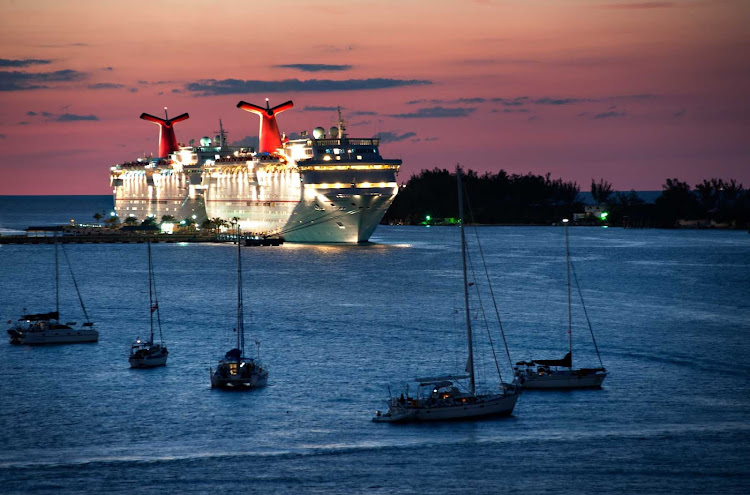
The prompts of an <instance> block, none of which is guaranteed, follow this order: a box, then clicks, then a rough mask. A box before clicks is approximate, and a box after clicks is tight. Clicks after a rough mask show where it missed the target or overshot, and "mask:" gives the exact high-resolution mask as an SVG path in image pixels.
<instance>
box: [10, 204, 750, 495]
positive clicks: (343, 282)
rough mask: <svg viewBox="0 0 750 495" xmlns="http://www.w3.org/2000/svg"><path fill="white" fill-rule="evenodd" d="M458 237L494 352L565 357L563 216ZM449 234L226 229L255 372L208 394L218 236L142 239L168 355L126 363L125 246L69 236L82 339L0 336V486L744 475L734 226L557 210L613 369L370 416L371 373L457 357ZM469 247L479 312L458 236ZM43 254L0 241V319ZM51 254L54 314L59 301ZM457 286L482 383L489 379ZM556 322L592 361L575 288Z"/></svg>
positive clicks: (465, 486) (582, 486) (744, 489)
mask: <svg viewBox="0 0 750 495" xmlns="http://www.w3.org/2000/svg"><path fill="white" fill-rule="evenodd" d="M90 200H91V201H95V199H93V197H92V198H90ZM42 201H43V202H46V205H47V206H46V207H47V208H48V210H49V211H48V212H47V213H46V214H45V213H44V212H41V213H39V212H36V213H29V214H33V215H40V216H35V217H34V221H33V222H32V221H27V220H25V216H24V215H25V213H24V209H16V210H14V211H15V213H14V215H13V218H14V220H13V222H15V223H13V224H10V223H8V222H6V220H5V219H6V218H7V215H6V213H7V210H4V211H0V219H2V221H0V227H5V228H18V226H19V224H18V222H21V223H20V225H23V224H24V222H25V224H26V225H28V224H30V223H50V222H54V221H55V219H56V218H58V215H62V217H63V218H65V217H67V216H70V215H69V214H67V212H64V211H61V207H60V206H59V205H57V206H55V203H56V200H55V199H50V198H47V199H44V200H42ZM2 205H3V208H7V205H8V203H7V202H5V203H2ZM92 206H93V203H92ZM37 207H39V208H41V206H40V205H37ZM79 207H80V210H79V211H81V212H82V214H83V213H85V212H86V211H87V210H90V211H92V212H93V211H97V209H99V207H98V206H96V207H89V206H87V205H86V204H82V205H79ZM92 214H93V213H92ZM45 215H46V216H45ZM478 232H479V236H480V239H481V241H482V249H483V254H484V257H485V260H486V263H487V267H488V273H489V276H490V279H491V280H492V284H493V289H494V293H495V296H496V299H497V304H498V308H499V312H500V316H501V319H502V323H503V327H504V329H505V332H506V336H507V340H508V345H509V348H510V353H511V357H512V359H513V361H515V360H521V359H530V358H534V357H537V358H539V357H542V358H543V357H548V358H554V357H562V355H563V354H564V353H565V352H566V350H567V336H566V325H567V299H566V288H565V263H564V247H563V246H564V245H563V231H562V229H561V228H555V227H486V228H480V229H478ZM457 234H458V231H457V230H456V229H455V228H450V227H431V228H425V227H386V226H380V227H378V229H377V231H376V232H375V235H374V236H373V238H372V239H371V240H372V243H371V244H369V245H364V246H322V245H318V246H316V245H292V244H286V245H283V246H281V247H265V248H260V247H258V248H243V251H242V253H243V261H244V264H243V278H244V282H245V285H244V290H245V308H246V313H247V320H246V327H247V330H248V335H247V341H248V343H249V346H248V348H249V349H248V350H249V351H250V352H255V345H254V343H253V342H254V341H255V340H256V339H257V340H259V341H260V342H261V346H260V353H261V357H262V359H263V360H264V361H266V362H267V364H268V367H269V368H270V377H269V378H270V379H269V385H268V387H266V388H264V389H260V390H255V391H250V392H244V393H236V392H235V393H231V392H223V391H219V390H211V388H210V385H209V376H208V368H209V367H210V366H212V365H213V364H214V363H215V362H216V361H217V359H218V358H219V357H220V356H221V355H222V354H223V352H225V351H226V350H228V348H229V345H230V342H231V339H232V328H233V327H234V325H235V320H234V318H235V304H236V247H233V246H231V245H229V244H224V245H219V244H217V245H197V244H195V245H192V244H186V245H178V244H156V245H153V246H152V250H153V260H154V267H155V276H156V282H157V287H158V289H159V301H160V307H161V314H162V320H163V327H164V334H165V339H166V341H167V343H168V346H169V349H170V357H169V363H168V365H167V366H166V367H164V368H159V369H153V370H131V369H129V368H128V363H127V356H128V350H129V345H130V343H131V342H132V341H133V340H134V338H135V337H136V336H139V335H140V336H144V335H146V333H147V332H148V314H149V313H148V286H147V278H146V277H147V270H146V246H145V245H143V244H132V245H131V244H123V245H118V244H114V245H73V244H71V245H67V246H66V247H65V249H66V252H67V254H68V256H69V258H70V261H71V264H72V265H73V270H74V273H75V275H76V279H77V281H78V284H79V285H80V288H81V292H82V295H83V298H84V301H85V303H86V307H87V309H88V311H89V312H90V314H91V316H92V319H93V320H94V321H95V322H96V325H97V327H98V329H99V332H100V341H99V343H97V344H84V345H69V346H54V347H33V348H32V347H18V346H11V345H9V344H7V343H5V342H0V376H2V380H0V492H2V493H18V494H21V493H24V494H25V493H100V492H106V493H109V494H126V493H159V494H161V493H207V492H213V493H218V492H226V491H238V490H240V491H242V492H243V493H334V494H337V493H342V494H343V493H346V494H348V493H384V494H386V493H387V494H392V493H488V494H489V493H506V492H508V493H510V492H513V493H555V494H560V493H613V494H614V493H617V494H619V493H648V494H653V493H743V494H744V493H748V491H749V490H750V464H749V463H748V458H750V422H748V420H749V419H750V412H749V411H750V383H749V381H748V376H750V365H749V364H748V359H747V357H748V356H749V355H750V343H749V339H748V335H749V333H750V298H749V297H748V293H749V292H750V235H748V234H747V233H746V232H726V231H663V230H622V229H596V228H583V227H581V228H572V229H570V244H571V251H572V256H573V260H574V263H575V267H576V273H577V276H578V279H579V282H580V284H581V286H582V292H583V296H584V299H585V301H586V308H587V310H588V314H589V317H590V318H591V322H592V325H593V327H594V329H595V332H596V338H597V343H598V344H599V347H600V350H601V353H602V359H603V361H604V365H605V366H606V367H607V368H608V370H610V372H611V375H610V376H609V377H608V378H607V380H606V381H605V382H604V387H603V388H602V389H601V390H579V391H567V392H532V391H528V392H525V393H524V394H523V395H522V396H521V398H520V399H519V402H518V405H517V407H516V410H515V412H514V415H513V416H512V417H510V418H502V419H489V420H482V421H466V422H458V423H441V424H413V425H389V424H375V423H372V422H371V421H370V419H371V417H372V415H373V413H374V411H375V410H376V409H383V408H384V404H383V402H382V401H383V400H384V399H385V398H387V396H388V393H389V387H390V390H391V392H392V393H393V394H398V393H400V392H401V391H402V390H403V384H404V383H406V382H407V381H408V380H409V379H411V378H413V377H415V376H425V375H429V374H432V373H445V372H455V371H460V370H461V369H462V368H463V366H464V364H465V359H466V351H465V348H466V343H465V333H464V332H465V331H464V329H463V326H462V319H463V314H462V313H461V309H460V308H461V304H462V295H461V293H460V290H461V289H460V284H461V282H460V278H461V273H460V257H459V254H458V251H457V246H458V236H457ZM469 234H470V237H471V238H473V231H472V230H471V229H469ZM472 243H473V241H472ZM471 261H472V264H473V265H474V267H475V268H476V269H477V274H476V285H475V286H473V288H479V294H480V295H481V297H482V306H483V307H484V309H485V312H486V313H489V314H493V313H494V309H493V308H492V302H491V300H490V299H489V295H488V292H487V287H486V284H484V283H483V277H484V274H483V272H481V271H480V270H479V266H480V263H479V261H480V255H479V254H478V252H477V250H476V249H473V250H472V257H471ZM53 266H54V259H53V247H52V246H43V245H29V246H15V245H0V312H2V316H3V317H4V318H5V319H6V320H10V319H12V318H14V317H17V316H18V315H19V314H20V313H21V312H22V311H23V310H24V308H26V309H27V310H28V311H47V310H50V309H51V308H53V306H54V279H53ZM63 267H64V265H63ZM61 273H62V275H61V286H62V295H61V301H62V302H61V305H62V309H61V313H62V315H63V319H64V320H66V321H70V320H78V319H80V318H81V311H80V309H79V308H78V305H77V298H76V295H75V291H74V290H73V287H72V283H71V281H70V277H69V274H68V273H67V272H66V269H65V268H63V270H61ZM473 301H474V303H473V305H472V311H471V317H472V322H473V324H474V326H475V333H476V334H477V347H478V357H477V368H478V371H479V376H480V383H481V385H482V386H484V387H492V386H493V383H494V382H493V370H494V366H495V365H494V362H493V360H492V357H491V352H489V351H490V349H489V348H488V347H489V343H488V339H487V338H486V335H487V331H486V327H485V324H484V319H483V317H482V312H481V311H480V309H481V308H480V307H479V303H478V300H477V298H476V297H474V298H473ZM573 325H574V327H573V339H574V359H575V361H576V363H577V364H580V365H592V366H593V365H596V364H597V363H598V362H597V361H596V355H595V353H594V352H593V349H592V347H593V346H592V344H591V337H590V335H588V329H587V326H586V324H585V319H584V317H583V314H582V311H581V308H580V305H579V304H577V303H576V301H575V300H574V305H573ZM496 326H497V325H496V324H495V325H491V324H490V325H488V326H487V327H489V328H490V332H491V333H490V335H492V338H493V341H494V345H495V349H496V351H497V355H498V358H499V362H500V369H501V372H502V373H503V376H504V377H505V378H508V376H509V374H510V371H509V365H508V364H507V358H505V351H504V349H503V348H502V346H501V345H500V342H501V338H500V336H499V333H498V331H497V328H496ZM412 391H413V389H412Z"/></svg>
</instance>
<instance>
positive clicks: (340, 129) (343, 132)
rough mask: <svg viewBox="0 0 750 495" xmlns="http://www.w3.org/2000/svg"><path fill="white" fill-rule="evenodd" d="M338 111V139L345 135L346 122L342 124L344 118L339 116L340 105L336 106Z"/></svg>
mask: <svg viewBox="0 0 750 495" xmlns="http://www.w3.org/2000/svg"><path fill="white" fill-rule="evenodd" d="M336 108H337V110H338V112H339V139H344V138H345V137H346V124H344V118H343V117H342V116H341V106H337V107H336Z"/></svg>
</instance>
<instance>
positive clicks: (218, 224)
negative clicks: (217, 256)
mask: <svg viewBox="0 0 750 495" xmlns="http://www.w3.org/2000/svg"><path fill="white" fill-rule="evenodd" d="M211 223H213V224H214V228H215V229H216V233H217V234H218V233H219V230H220V229H221V228H222V227H229V223H228V222H227V221H226V220H224V219H223V218H220V217H215V218H212V219H211Z"/></svg>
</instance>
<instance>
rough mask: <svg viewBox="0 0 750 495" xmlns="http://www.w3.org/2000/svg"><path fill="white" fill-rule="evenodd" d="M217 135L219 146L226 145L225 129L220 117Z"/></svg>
mask: <svg viewBox="0 0 750 495" xmlns="http://www.w3.org/2000/svg"><path fill="white" fill-rule="evenodd" d="M218 136H219V146H220V147H222V148H225V147H226V145H227V131H225V130H224V124H223V122H222V121H221V119H219V132H218Z"/></svg>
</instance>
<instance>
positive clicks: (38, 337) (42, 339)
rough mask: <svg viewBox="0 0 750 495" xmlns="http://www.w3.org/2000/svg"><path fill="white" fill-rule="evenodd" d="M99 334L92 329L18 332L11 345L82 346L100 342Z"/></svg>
mask: <svg viewBox="0 0 750 495" xmlns="http://www.w3.org/2000/svg"><path fill="white" fill-rule="evenodd" d="M98 341H99V332H97V331H96V330H91V329H75V328H71V329H63V330H49V329H47V330H42V331H34V332H29V331H25V330H16V334H15V335H14V336H13V337H12V338H11V343H13V344H19V345H44V344H80V343H87V342H98Z"/></svg>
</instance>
